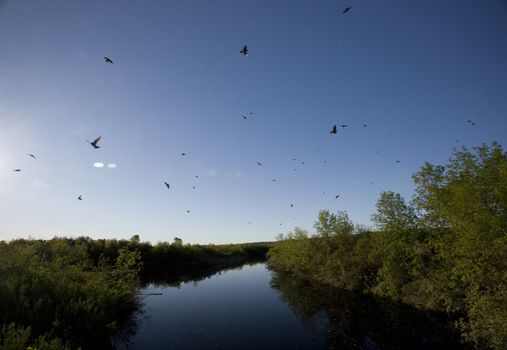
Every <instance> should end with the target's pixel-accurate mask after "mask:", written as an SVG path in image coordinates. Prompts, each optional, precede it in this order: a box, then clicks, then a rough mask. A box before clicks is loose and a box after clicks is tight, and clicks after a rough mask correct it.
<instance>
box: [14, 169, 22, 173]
mask: <svg viewBox="0 0 507 350" xmlns="http://www.w3.org/2000/svg"><path fill="white" fill-rule="evenodd" d="M13 171H15V172H20V171H21V169H14V170H13Z"/></svg>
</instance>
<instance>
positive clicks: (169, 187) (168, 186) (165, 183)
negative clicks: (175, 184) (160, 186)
mask: <svg viewBox="0 0 507 350" xmlns="http://www.w3.org/2000/svg"><path fill="white" fill-rule="evenodd" d="M164 185H165V187H167V189H168V190H170V189H171V185H169V184H168V183H167V182H166V181H164Z"/></svg>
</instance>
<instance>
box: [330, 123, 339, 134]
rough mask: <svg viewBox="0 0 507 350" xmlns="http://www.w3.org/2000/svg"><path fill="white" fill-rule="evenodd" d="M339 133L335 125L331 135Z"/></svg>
mask: <svg viewBox="0 0 507 350" xmlns="http://www.w3.org/2000/svg"><path fill="white" fill-rule="evenodd" d="M337 132H338V131H337V130H336V124H335V125H333V129H331V134H336V133H337Z"/></svg>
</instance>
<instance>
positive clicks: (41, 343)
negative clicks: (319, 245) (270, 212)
mask: <svg viewBox="0 0 507 350" xmlns="http://www.w3.org/2000/svg"><path fill="white" fill-rule="evenodd" d="M271 246H272V244H270V243H250V244H231V245H206V246H201V245H188V244H183V242H182V241H181V239H178V238H176V239H175V240H174V242H173V243H171V244H169V243H158V244H156V245H151V244H150V243H146V242H140V240H139V237H138V236H134V237H132V238H131V239H130V240H111V239H107V240H106V239H99V240H93V239H91V238H88V237H79V238H75V239H74V238H53V239H51V240H33V239H30V240H23V239H19V240H14V241H11V242H4V241H0V349H1V350H10V349H12V350H19V349H28V348H31V349H37V350H45V349H47V350H50V349H51V350H53V349H54V350H56V349H77V348H82V349H99V348H100V349H106V348H112V347H113V346H114V341H115V339H116V338H118V337H117V336H118V335H119V334H120V333H121V332H122V330H128V329H129V327H132V326H133V324H132V323H133V315H134V312H135V311H136V310H137V308H138V307H139V298H138V295H137V290H138V287H139V279H140V277H143V276H147V275H149V274H152V273H156V274H158V275H160V274H163V275H164V276H165V277H168V278H170V277H174V278H177V277H178V275H179V274H190V275H191V274H196V273H199V271H206V270H212V269H219V268H222V267H227V266H234V265H237V264H240V263H243V262H247V261H255V260H263V259H265V255H266V252H267V251H268V249H269V248H270V247H271Z"/></svg>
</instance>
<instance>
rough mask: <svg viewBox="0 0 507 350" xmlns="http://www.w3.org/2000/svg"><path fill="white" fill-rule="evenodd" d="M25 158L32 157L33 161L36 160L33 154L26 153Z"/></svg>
mask: <svg viewBox="0 0 507 350" xmlns="http://www.w3.org/2000/svg"><path fill="white" fill-rule="evenodd" d="M27 156H29V157H32V158H33V159H37V158H35V156H34V155H33V154H30V153H28V154H27Z"/></svg>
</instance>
